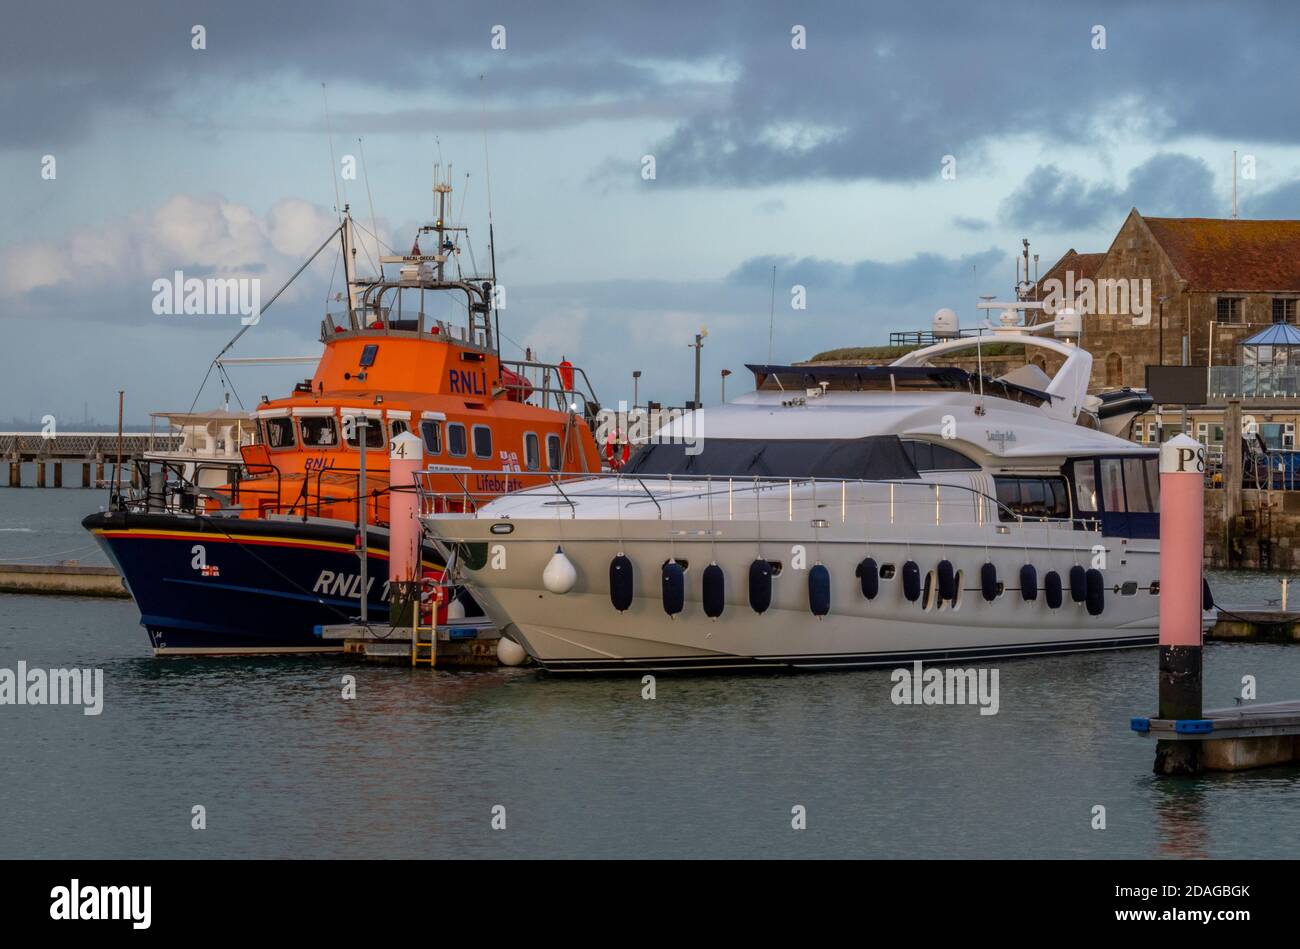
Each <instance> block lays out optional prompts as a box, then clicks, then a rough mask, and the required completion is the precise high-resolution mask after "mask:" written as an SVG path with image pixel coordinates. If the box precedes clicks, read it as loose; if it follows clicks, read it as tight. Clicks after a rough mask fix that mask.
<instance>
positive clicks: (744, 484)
mask: <svg viewBox="0 0 1300 949" xmlns="http://www.w3.org/2000/svg"><path fill="white" fill-rule="evenodd" d="M476 473H484V474H507V475H509V474H518V472H513V471H506V470H504V469H503V470H501V471H499V472H498V471H485V472H476ZM416 474H417V477H416V491H417V493H418V494H419V496H420V499H421V513H422V514H430V513H435V512H436V511H437V504H438V502H439V501H440V500H445V499H446V498H447V497H449V496H450V495H449V493H448V492H444V491H437V490H433V489H432V488H431V486H430V484H429V482H428V481H427V480H426V478H427V476H431V475H438V474H442V472H428V471H420V472H417V473H416ZM561 474H562V472H561ZM655 477H659V476H651V479H652V480H653V479H654V478H655ZM664 479H665V481H667V478H666V476H664ZM570 480H577V481H581V480H590V481H595V480H613V481H614V482H615V483H618V484H621V483H622V482H623V481H634V482H636V483H637V484H638V485H639V486H640V487H641V489H642V491H644V492H645V494H646V496H647V497H648V498H649V499H650V501H651V502H653V503H654V505H655V507H656V508H657V510H658V512H659V515H660V518H662V515H663V507H662V505H660V503H659V498H660V497H667V493H662V492H661V493H660V495H658V496H657V495H656V494H655V492H653V491H651V490H650V486H649V485H647V484H646V483H645V476H643V475H639V474H624V473H623V472H614V471H602V472H599V473H596V472H592V473H583V474H582V475H581V476H580V477H579V478H577V479H570ZM683 482H686V483H688V484H691V483H694V482H702V483H704V484H705V489H704V490H691V491H688V492H687V493H685V494H682V493H679V492H677V491H672V490H671V488H670V489H669V491H670V492H671V494H672V499H673V500H674V501H683V500H695V499H703V498H710V497H727V498H730V497H731V495H732V494H734V493H735V492H736V491H738V490H742V489H744V490H750V491H753V492H754V493H755V494H756V495H757V493H758V492H759V491H760V490H769V489H771V488H775V487H785V488H787V489H788V490H789V491H791V492H793V490H794V488H795V487H796V486H798V487H800V488H802V487H804V486H814V485H816V484H827V485H849V484H858V485H863V486H866V485H880V486H898V487H904V488H911V489H919V490H924V491H925V492H926V494H927V498H926V500H925V503H926V504H927V505H932V504H934V503H935V502H934V501H933V500H932V499H931V498H930V497H929V495H930V494H931V493H932V492H936V491H937V490H938V489H940V488H945V489H953V490H956V491H962V492H966V493H967V494H969V495H971V496H972V497H973V499H977V500H979V501H987V502H989V504H990V505H991V507H992V511H991V514H992V518H991V519H990V523H993V522H994V521H997V522H999V523H1016V524H1019V525H1020V526H1022V527H1023V526H1024V525H1025V524H1044V525H1047V526H1048V527H1051V526H1053V525H1059V526H1061V527H1062V528H1065V527H1066V525H1069V529H1071V530H1073V529H1075V528H1076V527H1078V528H1080V529H1083V530H1086V531H1091V532H1096V531H1098V530H1100V528H1101V523H1100V514H1099V513H1098V514H1097V516H1095V517H1090V518H1085V517H1078V516H1074V515H1072V516H1070V517H1064V518H1053V517H1026V516H1025V515H1023V514H1019V513H1017V512H1016V511H1014V510H1012V509H1011V508H1010V507H1008V506H1007V505H1006V504H1004V503H1003V502H1002V501H1000V500H999V499H998V498H997V497H996V496H994V495H992V494H989V493H988V492H987V491H985V490H983V489H982V488H978V487H976V486H974V485H970V484H958V483H954V482H948V481H940V482H935V481H920V480H916V479H906V478H817V477H811V476H809V477H796V478H791V477H789V476H784V477H783V476H779V475H745V476H743V477H739V476H737V477H736V478H728V479H727V481H726V484H725V486H724V487H719V488H716V489H715V488H714V487H713V486H714V485H718V484H720V483H721V482H720V480H719V478H718V476H717V475H712V474H674V475H673V476H672V483H673V484H675V485H680V484H682V483H683ZM550 483H551V484H552V485H553V486H554V487H555V490H556V492H557V494H558V495H559V496H560V497H561V498H563V500H564V502H565V503H566V504H568V505H569V507H570V509H571V510H573V511H575V517H576V509H577V505H576V504H575V503H574V501H573V499H572V498H571V497H570V496H569V495H568V494H566V493H565V492H564V491H563V489H561V488H560V487H559V484H558V482H557V481H554V480H553V479H552V480H551V482H550ZM546 488H547V485H546V484H540V485H535V486H532V487H527V488H521V489H519V490H518V491H515V492H512V493H511V494H509V495H501V494H486V493H484V494H480V495H470V494H469V493H468V492H465V496H466V497H467V498H471V497H476V498H478V499H479V500H481V501H492V500H496V499H498V498H509V497H512V496H515V495H525V494H526V495H531V496H533V497H537V496H540V495H544V494H545V491H546ZM579 497H580V498H591V499H609V498H622V497H623V492H621V491H619V490H615V491H609V492H606V491H585V492H583V493H582V494H581V495H579ZM864 501H865V499H864ZM846 503H847V502H846ZM865 503H871V502H865ZM890 503H891V504H892V503H894V502H893V499H892V496H891V500H890ZM899 503H910V502H909V501H906V500H905V501H901V502H899ZM1001 512H1005V513H1006V514H1007V515H1009V517H1008V518H1007V519H1005V520H1004V519H1002V518H1001V517H999V516H998V515H999V514H1000V513H1001ZM464 513H466V514H469V515H471V516H474V517H478V516H479V511H478V509H472V510H471V509H470V505H469V504H467V505H466V511H465V512H464ZM842 517H843V515H842ZM733 519H734V518H733ZM933 520H934V521H935V522H937V520H938V519H937V518H935V519H933Z"/></svg>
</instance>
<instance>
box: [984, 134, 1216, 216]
mask: <svg viewBox="0 0 1300 949" xmlns="http://www.w3.org/2000/svg"><path fill="white" fill-rule="evenodd" d="M1221 204H1222V201H1221V199H1220V198H1219V197H1218V196H1217V195H1216V194H1215V192H1214V174H1213V172H1211V171H1210V166H1209V165H1207V164H1206V163H1205V162H1204V161H1203V160H1202V159H1199V158H1194V157H1192V156H1190V155H1181V154H1173V153H1162V154H1159V155H1153V156H1152V157H1151V158H1149V159H1147V161H1145V162H1143V163H1142V164H1141V165H1139V166H1138V167H1136V168H1134V169H1133V170H1132V171H1131V172H1129V175H1128V181H1127V184H1126V185H1125V186H1124V187H1123V188H1120V187H1117V186H1115V185H1113V184H1109V183H1107V182H1098V183H1089V182H1088V181H1085V180H1084V179H1083V178H1080V177H1079V176H1078V175H1074V174H1070V173H1067V172H1063V171H1062V170H1061V169H1060V168H1058V167H1057V166H1056V165H1039V166H1038V167H1037V168H1035V169H1034V170H1033V171H1032V172H1030V173H1029V176H1028V177H1027V178H1025V180H1024V183H1022V184H1021V185H1020V187H1019V188H1017V189H1016V190H1015V191H1013V192H1012V193H1011V194H1010V195H1008V196H1007V197H1006V198H1004V199H1003V201H1002V203H1001V206H1000V207H999V209H998V217H999V218H1000V220H1001V221H1002V223H1003V224H1007V225H1014V226H1017V227H1041V228H1043V229H1045V230H1049V231H1079V230H1084V229H1087V228H1092V227H1097V226H1102V227H1110V226H1111V225H1115V226H1118V223H1119V221H1120V220H1122V219H1123V217H1124V215H1125V214H1127V213H1128V211H1129V208H1134V207H1135V208H1137V209H1138V210H1139V211H1141V212H1142V213H1143V214H1146V215H1149V216H1156V217H1160V216H1167V217H1199V216H1210V215H1213V214H1216V213H1218V214H1222V213H1223V212H1224V210H1225V209H1224V208H1222V207H1221V206H1220V205H1221Z"/></svg>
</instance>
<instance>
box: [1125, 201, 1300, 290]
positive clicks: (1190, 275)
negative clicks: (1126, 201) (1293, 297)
mask: <svg viewBox="0 0 1300 949" xmlns="http://www.w3.org/2000/svg"><path fill="white" fill-rule="evenodd" d="M1142 220H1143V221H1145V222H1146V225H1147V227H1148V228H1150V229H1151V235H1152V236H1153V237H1154V238H1155V239H1156V242H1157V243H1159V244H1160V246H1161V248H1163V249H1164V252H1165V253H1166V254H1167V255H1168V256H1169V261H1170V263H1172V264H1173V265H1174V269H1175V270H1177V271H1178V275H1179V276H1180V277H1182V278H1183V279H1184V280H1186V281H1187V288H1188V289H1189V290H1200V291H1209V292H1212V293H1213V292H1234V291H1236V292H1243V293H1267V292H1269V291H1278V292H1282V293H1300V221H1240V220H1237V221H1234V220H1231V219H1222V218H1198V217H1185V218H1183V217H1180V218H1172V217H1147V218H1143V219H1142Z"/></svg>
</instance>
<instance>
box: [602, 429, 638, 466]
mask: <svg viewBox="0 0 1300 949" xmlns="http://www.w3.org/2000/svg"><path fill="white" fill-rule="evenodd" d="M631 456H632V446H631V445H629V444H628V443H627V440H626V439H625V438H623V433H622V432H620V431H618V430H617V429H615V430H614V431H612V432H610V433H609V438H607V439H606V440H605V460H606V461H608V462H609V466H610V467H611V468H613V469H614V470H615V471H618V470H619V469H620V468H622V467H623V466H624V465H625V464H627V460H628V458H630V457H631Z"/></svg>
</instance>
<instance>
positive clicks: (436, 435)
mask: <svg viewBox="0 0 1300 949" xmlns="http://www.w3.org/2000/svg"><path fill="white" fill-rule="evenodd" d="M462 431H463V429H462ZM420 434H421V435H423V436H424V450H425V451H426V452H427V453H428V454H430V455H441V454H442V423H441V422H438V421H435V420H434V419H431V418H427V419H425V420H424V421H423V422H421V423H420Z"/></svg>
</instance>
